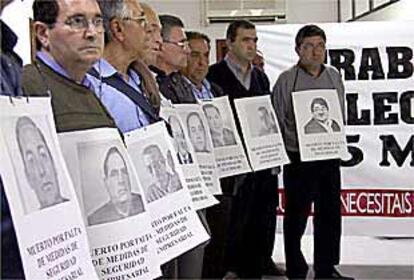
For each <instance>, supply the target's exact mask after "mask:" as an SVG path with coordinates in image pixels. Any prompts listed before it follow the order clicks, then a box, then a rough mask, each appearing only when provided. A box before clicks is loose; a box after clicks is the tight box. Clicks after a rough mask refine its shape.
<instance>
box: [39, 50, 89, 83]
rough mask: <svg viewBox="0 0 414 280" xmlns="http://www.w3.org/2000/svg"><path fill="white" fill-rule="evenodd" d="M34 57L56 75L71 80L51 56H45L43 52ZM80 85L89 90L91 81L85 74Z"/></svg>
mask: <svg viewBox="0 0 414 280" xmlns="http://www.w3.org/2000/svg"><path fill="white" fill-rule="evenodd" d="M36 57H37V58H38V59H40V60H41V61H42V62H43V63H45V64H46V65H47V66H49V67H50V68H51V69H52V70H53V71H55V72H56V73H58V74H60V75H62V76H63V77H65V78H67V79H69V80H72V79H71V78H70V77H69V74H68V72H67V71H66V70H65V68H63V67H62V66H61V65H60V64H59V63H58V62H57V61H56V60H55V59H54V58H53V57H52V56H50V55H49V54H47V53H46V52H44V51H38V52H37V53H36ZM81 84H82V85H84V86H86V87H88V88H90V87H91V81H90V80H89V79H88V76H87V75H86V74H85V77H84V78H83V80H82V82H81Z"/></svg>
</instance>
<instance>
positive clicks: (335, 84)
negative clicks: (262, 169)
mask: <svg viewBox="0 0 414 280" xmlns="http://www.w3.org/2000/svg"><path fill="white" fill-rule="evenodd" d="M323 68H324V69H323V71H322V73H321V74H320V75H319V76H318V77H316V78H315V77H313V76H311V75H310V74H309V73H307V72H306V71H304V70H303V69H302V68H300V67H298V66H297V65H295V66H293V67H291V68H289V69H288V70H286V71H284V72H282V73H281V74H280V75H279V78H278V79H277V82H276V84H275V86H274V88H273V92H272V103H273V106H274V108H275V110H276V114H277V117H278V120H279V125H280V130H281V132H282V135H283V140H284V142H285V145H286V150H287V151H288V152H298V151H299V144H298V136H297V132H296V123H295V115H294V111H293V102H292V92H295V91H304V90H312V89H336V91H337V93H338V97H339V102H340V104H341V110H342V114H344V106H345V99H344V95H345V93H344V91H345V90H344V84H343V82H342V79H341V76H340V75H339V72H338V71H337V70H336V69H335V68H333V67H331V66H329V65H323ZM295 80H296V81H295Z"/></svg>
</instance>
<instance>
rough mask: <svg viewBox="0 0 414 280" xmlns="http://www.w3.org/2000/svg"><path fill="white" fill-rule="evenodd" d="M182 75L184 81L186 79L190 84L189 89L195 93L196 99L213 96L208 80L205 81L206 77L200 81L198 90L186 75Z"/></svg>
mask: <svg viewBox="0 0 414 280" xmlns="http://www.w3.org/2000/svg"><path fill="white" fill-rule="evenodd" d="M182 77H183V78H184V81H186V82H187V83H188V84H189V85H190V86H191V89H192V91H193V93H195V95H196V96H195V97H196V98H197V99H200V98H201V99H204V98H207V97H208V98H213V94H212V93H211V84H210V82H209V81H207V79H204V80H203V81H202V82H201V90H199V89H198V88H197V87H196V86H195V85H194V83H193V82H192V81H190V79H188V78H187V77H186V76H184V75H182Z"/></svg>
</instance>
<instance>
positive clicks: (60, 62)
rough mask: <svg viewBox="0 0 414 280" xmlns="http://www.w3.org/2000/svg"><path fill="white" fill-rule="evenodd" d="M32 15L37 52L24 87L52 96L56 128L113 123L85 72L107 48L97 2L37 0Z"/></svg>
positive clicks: (80, 127)
mask: <svg viewBox="0 0 414 280" xmlns="http://www.w3.org/2000/svg"><path fill="white" fill-rule="evenodd" d="M33 15H34V23H33V31H34V34H35V36H36V49H37V53H36V60H35V62H34V63H33V64H31V65H28V66H26V67H25V69H24V72H23V88H24V93H25V94H26V95H30V96H33V95H37V96H39V95H40V96H51V98H52V107H53V113H54V119H55V123H56V128H57V131H58V132H67V131H74V130H81V129H91V128H95V127H115V123H114V121H113V119H112V118H111V117H110V116H109V115H108V113H107V111H106V110H105V108H104V107H103V105H102V104H101V102H100V101H99V99H97V98H96V96H95V95H94V94H93V92H92V91H91V89H93V87H92V83H91V80H90V79H89V78H88V77H87V74H86V72H87V71H88V70H89V69H90V68H91V67H92V65H93V64H94V63H95V62H96V61H98V60H99V59H100V57H101V56H102V51H103V39H104V38H103V29H104V27H103V20H102V15H101V11H100V9H99V6H98V4H97V2H96V1H95V0H82V1H81V0H49V1H43V0H35V1H34V3H33Z"/></svg>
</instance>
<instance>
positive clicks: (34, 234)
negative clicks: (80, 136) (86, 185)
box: [0, 96, 98, 280]
mask: <svg viewBox="0 0 414 280" xmlns="http://www.w3.org/2000/svg"><path fill="white" fill-rule="evenodd" d="M0 108H1V110H0V174H1V176H2V179H3V183H4V190H5V193H6V196H7V199H8V201H9V205H10V211H11V213H12V217H13V223H14V226H15V229H16V235H17V240H18V243H19V249H20V255H21V257H22V263H23V268H24V273H25V276H26V278H27V279H84V280H89V279H98V278H97V275H96V273H95V270H94V268H93V265H92V260H91V257H90V254H89V244H88V239H87V234H86V229H85V225H84V223H83V218H82V214H81V211H80V208H79V202H78V200H77V198H76V194H75V190H74V187H73V184H72V181H71V179H70V176H69V173H68V170H67V169H66V165H65V161H64V159H63V156H62V153H61V151H60V147H59V143H58V140H57V135H56V128H55V124H54V121H53V114H52V108H51V105H50V98H40V97H34V98H30V99H26V98H19V99H15V98H9V97H6V96H1V97H0ZM3 253H5V255H4V256H3V257H5V258H7V252H3Z"/></svg>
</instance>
